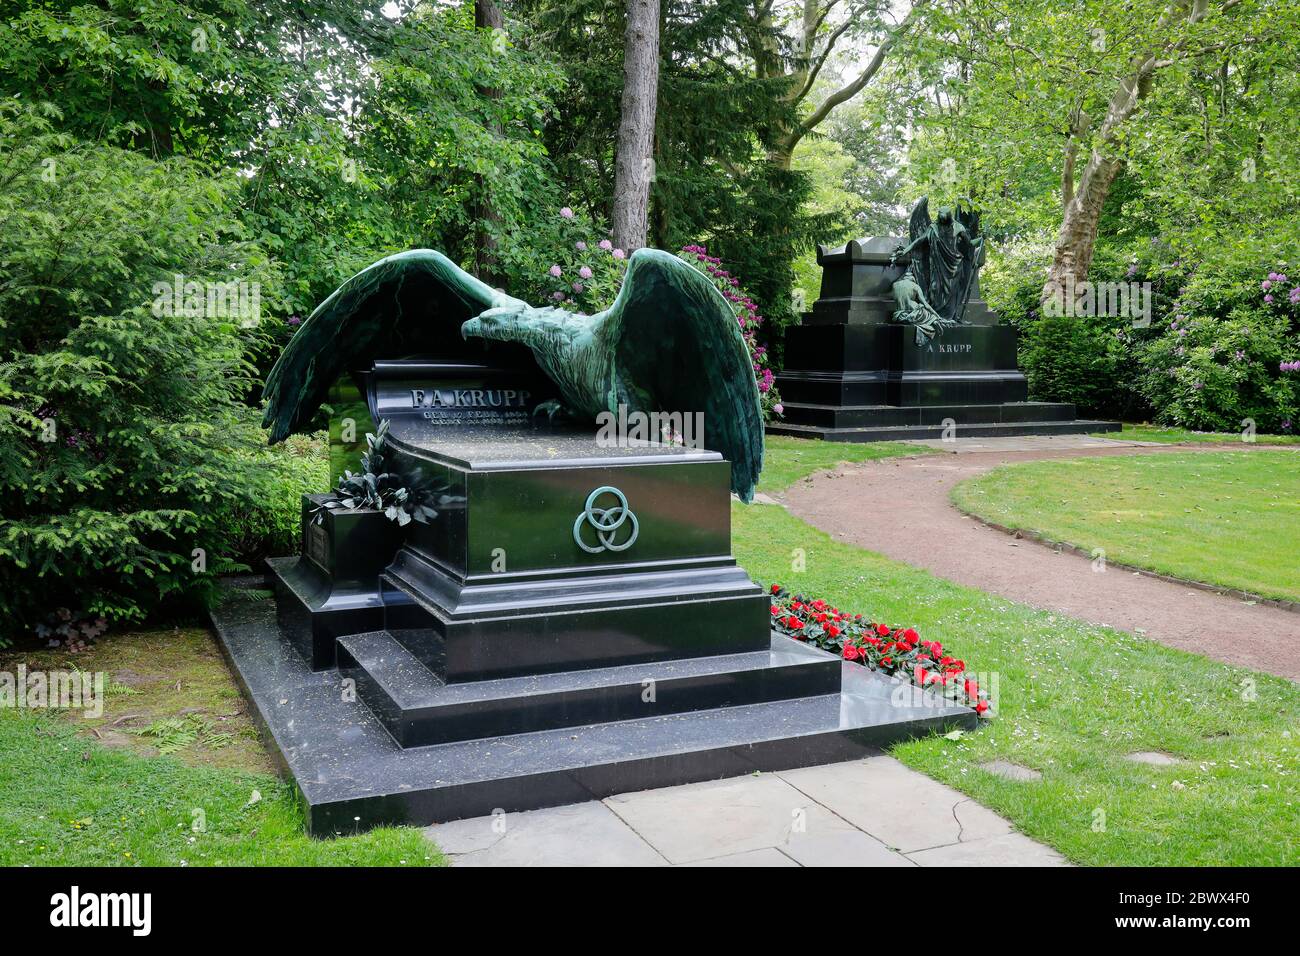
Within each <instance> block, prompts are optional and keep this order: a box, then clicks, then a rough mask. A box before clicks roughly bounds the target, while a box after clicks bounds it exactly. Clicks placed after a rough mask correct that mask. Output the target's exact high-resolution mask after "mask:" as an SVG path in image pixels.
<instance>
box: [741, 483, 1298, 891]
mask: <svg viewBox="0 0 1300 956" xmlns="http://www.w3.org/2000/svg"><path fill="white" fill-rule="evenodd" d="M733 530H734V539H733V546H734V549H735V553H736V556H737V557H738V558H739V559H740V561H741V563H742V564H743V565H744V566H745V568H746V569H747V570H748V571H749V572H750V574H751V575H753V576H754V578H755V579H756V580H759V581H762V582H764V583H771V582H773V581H776V582H780V583H782V584H786V585H789V586H791V587H793V588H796V589H799V590H802V591H804V592H806V593H808V594H812V595H817V596H820V597H824V598H826V599H827V600H830V601H832V602H834V603H836V604H838V606H840V607H842V608H852V609H853V610H855V611H861V612H863V613H869V614H870V615H871V616H872V617H874V618H876V619H878V620H879V619H884V620H887V621H890V622H893V623H896V624H900V625H901V624H908V625H912V626H915V627H916V628H917V629H918V630H919V631H920V632H921V635H922V636H923V637H926V638H928V639H936V640H940V641H942V642H943V643H944V645H945V646H947V647H951V648H955V649H956V650H957V651H958V652H959V653H960V656H961V657H962V658H964V659H965V660H966V661H967V663H968V664H969V665H971V667H972V669H974V670H975V671H977V672H984V673H995V674H996V675H997V680H996V687H994V683H993V682H992V681H991V680H990V679H988V678H986V679H985V680H983V681H982V684H983V685H984V686H985V687H988V688H990V689H996V693H997V699H998V704H999V709H998V716H997V718H996V719H994V720H992V721H989V722H987V723H985V724H984V725H983V726H982V727H981V728H980V729H979V730H978V731H976V732H975V733H973V734H968V735H966V736H964V737H963V738H962V739H960V740H947V739H945V738H943V737H933V738H929V739H924V740H919V741H914V742H912V743H908V744H904V745H901V746H899V747H896V748H895V749H894V754H895V756H897V757H898V758H899V759H901V760H902V761H903V762H904V763H906V764H908V765H909V766H911V767H915V768H916V769H918V770H921V771H923V772H924V773H927V774H929V775H930V776H932V777H935V778H936V779H938V780H941V781H943V782H944V783H947V784H949V785H951V786H953V787H955V788H957V789H958V790H961V791H962V792H964V793H967V794H969V795H970V796H972V797H974V798H975V799H976V800H978V801H979V802H981V803H983V804H985V805H986V806H989V807H991V808H992V809H994V810H996V811H997V812H998V813H1001V814H1003V815H1004V816H1006V817H1007V818H1008V819H1010V820H1011V821H1013V822H1014V823H1015V825H1016V826H1017V827H1018V828H1019V829H1020V830H1022V831H1023V832H1024V833H1026V834H1028V835H1029V836H1031V837H1034V838H1035V839H1038V840H1041V841H1043V842H1045V843H1048V844H1050V845H1051V846H1053V847H1055V848H1056V849H1057V850H1059V851H1061V852H1062V853H1064V854H1065V855H1066V856H1067V857H1068V858H1070V859H1071V860H1073V861H1075V862H1078V863H1087V864H1098V865H1127V866H1150V865H1210V864H1237V865H1247V864H1253V865H1261V864H1287V863H1289V864H1294V863H1295V862H1296V860H1297V859H1300V781H1298V780H1297V771H1298V770H1300V748H1298V745H1300V688H1298V687H1296V686H1295V685H1293V684H1292V683H1290V682H1289V681H1286V680H1283V679H1281V678H1277V677H1271V676H1269V675H1265V674H1258V673H1254V672H1251V671H1247V670H1243V669H1240V668H1235V667H1230V666H1228V665H1225V664H1219V663H1215V662H1213V661H1209V660H1207V659H1205V658H1202V657H1198V656H1196V655H1192V654H1187V653H1184V652H1182V651H1177V650H1173V649H1171V648H1166V647H1164V646H1162V645H1159V644H1156V643H1154V642H1151V641H1148V640H1145V639H1143V638H1139V637H1136V636H1132V635H1129V634H1125V633H1122V632H1118V631H1114V630H1110V629H1108V628H1103V627H1096V626H1092V625H1088V624H1085V623H1083V622H1080V621H1076V620H1073V619H1070V618H1064V617H1059V616H1055V615H1052V614H1048V613H1046V612H1043V611H1037V610H1033V609H1030V608H1027V607H1024V606H1021V605H1017V604H1014V603H1012V602H1009V601H1007V600H1004V599H1002V598H999V597H995V596H993V595H989V594H985V593H984V592H982V591H978V590H975V589H972V588H966V587H961V586H958V585H956V584H952V583H949V582H947V581H943V580H941V579H938V578H935V577H933V576H932V575H930V574H929V573H928V572H925V571H921V570H918V569H915V568H912V567H910V566H908V565H905V564H900V563H898V562H895V561H890V560H888V559H886V558H884V557H881V556H879V555H876V554H873V553H871V552H868V551H863V550H861V549H858V548H855V547H852V546H850V545H846V544H841V543H839V542H836V541H833V540H832V539H831V538H830V537H828V536H827V535H825V534H822V533H821V532H819V531H817V530H815V529H813V528H811V527H809V526H808V525H806V524H804V523H803V522H801V521H799V520H798V519H797V518H794V517H791V516H790V515H789V514H787V513H786V512H785V511H784V510H783V509H781V508H779V507H776V506H773V505H748V506H742V505H735V506H733ZM795 549H802V551H803V556H804V558H805V560H806V562H807V568H806V570H805V571H804V572H803V573H793V572H792V570H791V565H792V561H793V560H794V558H793V557H792V552H794V550H795ZM1144 750H1160V751H1165V752H1168V753H1170V754H1173V755H1175V756H1177V757H1179V758H1182V759H1183V760H1184V761H1185V763H1182V764H1179V765H1177V766H1169V767H1153V766H1146V765H1142V764H1136V763H1133V762H1131V761H1128V760H1126V759H1124V755H1125V754H1128V753H1132V752H1135V751H1144ZM998 758H1001V759H1005V760H1010V761H1013V762H1015V763H1018V764H1022V765H1024V766H1028V767H1032V768H1034V769H1036V770H1039V771H1041V772H1042V774H1043V777H1042V779H1041V780H1039V781H1036V782H1032V783H1020V782H1014V781H1010V780H1006V779H1004V778H1002V777H998V776H995V775H994V774H991V773H988V772H986V771H984V770H982V769H980V768H979V766H978V764H981V763H984V762H987V761H990V760H995V759H998Z"/></svg>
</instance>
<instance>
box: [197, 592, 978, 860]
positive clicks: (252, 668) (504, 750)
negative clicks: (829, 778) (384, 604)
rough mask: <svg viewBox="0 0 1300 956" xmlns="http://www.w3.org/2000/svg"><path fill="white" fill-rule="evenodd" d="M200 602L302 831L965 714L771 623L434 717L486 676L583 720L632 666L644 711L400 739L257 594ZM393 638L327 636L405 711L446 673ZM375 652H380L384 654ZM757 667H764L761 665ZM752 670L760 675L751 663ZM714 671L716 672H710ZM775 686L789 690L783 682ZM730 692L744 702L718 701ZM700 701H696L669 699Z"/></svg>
mask: <svg viewBox="0 0 1300 956" xmlns="http://www.w3.org/2000/svg"><path fill="white" fill-rule="evenodd" d="M212 619H213V623H214V625H215V627H216V631H217V635H218V638H219V640H220V644H221V646H222V649H223V651H224V653H225V655H226V657H227V659H228V661H229V663H230V666H231V668H232V670H233V672H234V674H235V675H236V678H237V679H238V681H239V683H240V684H241V685H242V687H243V689H244V692H245V693H246V695H247V696H248V698H249V700H250V701H251V702H252V707H253V711H254V713H255V715H256V717H257V719H258V720H259V722H260V724H261V725H262V728H263V730H264V732H265V735H266V737H267V740H268V742H269V744H270V746H271V747H272V749H273V751H274V752H275V753H276V754H277V756H278V757H279V758H280V760H281V761H282V763H283V765H284V766H285V768H286V769H287V771H288V773H289V774H290V775H291V776H292V778H293V779H294V781H295V783H296V785H297V788H298V790H299V792H300V794H301V798H302V801H303V805H304V808H305V812H306V818H307V827H308V830H309V831H310V832H311V833H312V834H313V835H316V836H330V835H332V834H339V833H355V832H359V831H362V830H365V829H368V828H370V827H373V826H378V825H383V824H409V825H427V824H431V823H436V822H443V821H447V820H454V819H459V818H463V817H471V816H479V815H483V814H488V813H491V812H492V811H493V810H497V809H500V810H505V811H519V810H530V809H537V808H540V807H547V806H558V805H561V804H566V803H576V802H581V801H586V800H592V799H600V798H604V797H607V796H610V795H612V794H615V793H622V792H629V791H635V790H643V789H648V788H652V787H663V786H672V785H676V784H683V783H691V782H696V781H702V780H714V779H719V778H723V777H731V776H738V775H743V774H748V773H753V772H755V771H775V770H782V769H790V768H793V767H802V766H812V765H816V764H822V763H832V762H835V761H840V760H850V759H854V758H858V757H862V756H868V755H872V754H875V753H878V752H879V751H880V749H881V748H884V747H887V746H889V745H891V744H894V743H896V742H898V741H901V740H905V739H908V738H911V737H914V736H918V735H923V734H927V733H930V732H932V731H939V730H946V729H949V728H953V727H967V728H969V727H973V726H974V725H975V724H976V717H975V714H974V713H973V712H972V711H971V710H969V709H968V708H964V707H959V706H956V705H938V706H928V705H925V704H920V703H917V702H915V701H914V700H913V699H912V698H911V695H910V694H908V695H904V696H905V702H904V703H902V704H900V703H897V702H896V701H895V700H894V699H891V695H894V694H895V692H896V690H897V689H898V686H899V685H897V684H896V683H895V682H893V681H890V680H887V679H884V678H881V677H879V676H877V675H875V674H873V673H871V672H870V671H868V670H866V669H865V668H862V667H860V666H858V665H856V664H850V663H844V662H840V661H839V660H838V659H836V658H834V657H832V656H830V655H826V654H823V653H822V652H820V651H816V650H813V649H811V648H808V647H805V646H803V645H800V644H798V643H797V642H794V641H790V640H788V639H786V638H782V637H774V638H772V639H771V644H770V646H769V647H768V649H767V651H766V652H762V651H759V652H754V654H755V655H756V656H753V657H750V658H747V659H744V655H741V656H740V657H733V658H732V659H731V660H729V661H723V662H719V661H717V660H711V659H708V658H697V659H692V660H690V661H685V662H683V661H676V662H673V663H671V664H662V663H660V664H647V665H640V669H635V668H634V669H625V670H623V671H622V672H621V673H619V674H614V673H609V672H605V673H601V672H599V671H598V670H595V669H590V668H587V669H584V670H583V671H582V672H580V673H574V674H565V675H551V676H532V677H529V678H521V679H517V683H516V684H514V685H511V684H508V683H506V682H505V681H500V682H491V683H489V682H480V684H479V686H473V685H466V686H464V687H462V688H461V689H459V690H455V691H452V696H450V697H448V698H446V700H447V701H448V706H452V707H454V708H459V709H458V710H456V711H455V712H454V713H453V712H452V711H448V712H447V713H446V714H444V715H442V718H441V720H442V725H443V727H444V728H445V727H446V726H447V725H448V724H449V723H450V724H452V725H455V724H456V722H457V721H458V720H459V721H469V722H470V723H471V724H472V721H474V720H479V721H486V722H487V725H489V726H490V725H491V724H492V723H493V721H499V720H500V719H501V718H500V714H501V712H502V711H501V710H500V709H499V704H500V702H501V701H504V700H506V699H507V698H506V697H504V696H502V695H503V692H505V693H509V692H512V691H514V692H519V693H517V694H516V695H515V696H514V697H511V698H509V699H510V700H512V701H513V702H514V703H513V704H512V705H511V708H515V707H518V706H522V707H523V708H524V709H525V711H527V709H528V708H529V707H533V708H534V709H533V710H532V711H531V715H532V716H533V717H536V718H538V719H542V720H543V721H544V722H550V723H553V724H560V725H563V724H567V723H568V722H569V717H568V716H566V710H565V708H566V706H568V705H572V706H573V707H574V708H577V710H576V711H575V713H576V714H577V715H578V716H579V717H581V718H584V719H585V717H587V716H589V715H590V714H592V713H597V714H598V715H599V714H601V713H602V711H603V713H604V715H605V716H614V717H628V714H629V713H630V711H629V710H628V708H629V707H630V706H631V705H630V703H629V702H628V690H629V688H630V687H632V686H636V687H638V688H640V687H642V686H643V685H642V683H641V682H643V681H645V680H654V681H655V686H656V690H657V696H658V700H659V701H660V702H661V705H662V707H663V708H664V709H663V710H661V711H659V712H657V713H656V712H652V714H653V715H650V716H641V717H629V718H628V719H616V720H603V721H600V722H596V723H588V724H582V725H569V726H555V727H553V728H552V729H543V730H534V731H533V732H530V733H522V734H514V735H497V736H491V737H483V738H478V739H471V740H454V741H448V742H444V743H439V744H434V745H429V746H418V745H416V746H407V747H402V746H401V745H399V743H398V741H397V740H396V739H395V738H394V736H393V734H392V733H391V732H390V729H389V727H386V726H385V723H386V721H390V720H391V719H392V717H390V716H387V715H386V716H385V717H384V718H381V717H379V716H377V715H376V714H375V713H374V712H372V710H371V709H370V707H368V706H367V704H366V702H365V700H364V699H363V695H365V694H367V693H369V694H370V695H371V699H372V700H374V699H375V697H374V693H375V690H374V689H373V688H371V689H369V690H367V689H365V688H364V687H362V686H361V685H360V684H358V687H357V690H358V693H356V694H349V693H347V689H348V688H347V686H346V685H344V684H343V680H344V677H343V675H342V674H341V673H340V672H339V671H334V670H328V671H319V672H316V671H312V670H311V667H310V666H309V664H308V662H307V660H305V659H304V658H303V656H302V655H301V654H300V653H299V651H298V650H297V648H296V647H295V645H294V643H293V641H292V638H291V637H290V635H288V634H287V633H285V632H284V631H283V630H282V629H281V628H280V627H279V626H278V625H277V622H276V611H275V603H274V601H273V600H271V599H269V598H265V597H262V596H260V592H257V591H252V590H247V589H245V588H241V587H235V586H231V587H228V588H227V589H226V591H225V593H224V595H223V598H222V600H221V602H220V603H219V604H218V605H217V607H216V608H215V609H214V610H213V613H212ZM782 642H784V643H782ZM393 653H394V652H393V645H390V644H388V643H387V642H385V641H383V640H376V639H375V638H374V637H373V635H372V636H371V637H369V638H368V639H366V640H360V639H353V638H349V639H348V644H347V650H345V652H344V654H345V655H347V656H349V657H350V656H351V655H353V654H356V655H361V656H366V655H369V656H370V659H369V660H368V661H367V663H368V665H369V666H370V667H371V668H373V670H372V671H371V672H372V673H376V674H379V675H381V676H382V679H383V681H384V682H385V685H386V686H385V687H384V689H383V692H384V693H388V694H391V695H392V698H391V699H392V701H393V704H394V705H395V706H396V707H397V708H398V711H400V710H401V709H406V710H410V711H413V712H414V711H418V709H419V708H420V707H422V706H428V705H430V704H431V703H432V699H431V698H432V695H434V694H435V693H444V692H446V691H447V690H448V688H450V687H451V685H448V686H447V687H443V688H441V689H440V688H438V687H437V686H436V683H430V682H429V681H428V679H427V678H426V677H424V676H422V675H421V674H420V672H419V671H418V670H415V669H414V668H413V666H412V665H411V663H410V661H409V660H403V661H396V662H395V661H394V658H393V657H392V656H389V657H387V658H385V655H392V654H393ZM375 655H378V656H379V658H381V659H384V660H386V661H387V663H388V665H391V666H390V667H389V668H388V669H387V670H386V665H385V663H384V660H380V661H376V660H375V659H374V656H375ZM764 656H766V661H764V659H763V658H764ZM353 663H357V664H359V663H360V662H357V661H354V660H345V665H347V666H349V667H351V666H352V664H353ZM774 669H776V670H778V671H781V672H782V673H781V674H780V676H779V677H778V678H777V679H775V680H773V679H771V676H772V672H773V670H774ZM764 670H766V671H767V672H768V674H767V676H766V677H764V678H762V679H756V678H755V677H754V676H753V674H754V673H755V672H762V671H764ZM721 674H727V675H732V676H730V677H728V678H726V679H723V680H718V679H717V675H721ZM746 675H748V676H746ZM637 678H639V680H637ZM831 678H834V679H838V680H839V681H840V686H841V689H840V691H839V692H837V693H835V692H833V693H819V692H818V691H820V690H823V689H825V688H826V687H827V686H828V683H829V681H830V680H831ZM530 690H531V691H532V693H530ZM778 691H779V693H778ZM791 693H795V694H796V696H786V695H787V694H791ZM637 699H639V697H638V698H637ZM740 700H744V701H748V702H745V703H735V704H732V703H731V702H732V701H740ZM494 701H495V702H497V703H495V704H494ZM521 702H522V703H521ZM701 704H702V705H705V706H707V709H692V710H687V711H685V712H680V713H673V712H670V711H672V710H673V708H674V707H676V706H685V705H701ZM434 706H436V705H434ZM494 708H497V709H495V710H494ZM381 709H382V708H381ZM398 711H394V713H395V714H396V715H397V717H398V719H401V718H402V715H401V714H400V713H398ZM494 714H495V716H494ZM409 716H415V714H414V713H412V714H411V715H409ZM392 726H397V725H396V724H393V725H392ZM407 726H408V727H410V726H418V725H407ZM460 726H469V724H464V723H463V724H461V725H460ZM509 726H510V725H508V724H507V725H504V726H502V725H498V726H497V727H496V728H495V729H508V727H509ZM398 732H399V733H405V732H406V728H401V729H399V731H398Z"/></svg>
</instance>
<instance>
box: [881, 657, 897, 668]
mask: <svg viewBox="0 0 1300 956" xmlns="http://www.w3.org/2000/svg"><path fill="white" fill-rule="evenodd" d="M880 663H881V665H882V666H884V667H888V666H889V665H891V664H893V663H894V659H893V658H892V657H882V658H881V659H880Z"/></svg>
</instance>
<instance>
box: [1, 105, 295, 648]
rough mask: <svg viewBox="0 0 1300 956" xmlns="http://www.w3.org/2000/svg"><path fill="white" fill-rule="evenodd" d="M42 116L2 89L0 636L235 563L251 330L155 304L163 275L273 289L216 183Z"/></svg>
mask: <svg viewBox="0 0 1300 956" xmlns="http://www.w3.org/2000/svg"><path fill="white" fill-rule="evenodd" d="M59 118H60V117H59V114H58V113H57V111H55V110H53V109H52V108H49V107H45V108H34V107H30V106H23V105H20V104H19V103H17V102H16V101H13V100H8V101H3V103H0V169H4V170H5V171H6V172H5V175H4V178H3V179H0V227H2V228H0V358H2V359H3V362H2V363H0V442H2V446H0V451H2V452H3V454H0V497H3V499H4V500H5V506H4V512H3V519H0V628H3V632H4V633H12V632H14V631H21V630H26V629H30V628H31V627H33V626H34V625H35V623H36V622H37V621H38V620H39V619H40V618H41V616H42V615H43V614H44V613H45V612H47V611H49V610H50V609H51V608H52V607H55V606H66V607H68V608H69V609H70V610H71V611H72V613H73V616H74V617H82V616H87V617H104V618H106V619H107V620H108V621H109V622H110V623H111V622H114V621H121V620H133V619H140V618H142V617H143V616H145V615H146V614H147V613H148V612H149V611H150V610H151V609H153V608H155V607H156V606H157V605H158V604H159V603H160V602H161V601H163V600H165V599H177V598H188V597H195V596H202V594H203V593H204V592H206V591H207V589H208V588H209V587H210V585H211V582H212V575H213V573H214V572H217V571H221V570H226V569H228V568H231V567H232V566H233V565H234V554H233V548H232V539H231V532H230V529H229V528H228V527H226V525H225V523H224V521H223V517H222V516H225V515H229V514H234V513H239V512H241V511H242V510H244V509H245V508H247V507H248V506H249V503H250V501H252V500H255V499H256V498H257V497H258V495H259V490H260V489H261V488H262V485H263V481H264V476H265V475H266V474H267V470H266V468H265V467H264V465H263V463H262V462H260V461H259V460H258V454H257V449H258V448H259V447H264V440H263V439H262V437H261V435H260V433H259V431H258V429H257V428H256V426H255V424H254V420H253V418H254V417H253V415H252V414H251V412H250V410H248V409H246V408H245V407H244V406H243V405H242V404H241V402H240V399H241V396H242V394H243V392H244V390H245V389H246V388H247V387H248V386H249V384H250V381H249V376H250V367H249V365H248V362H247V359H246V352H247V349H248V347H249V343H250V339H251V338H252V337H253V336H254V335H255V334H256V333H255V331H254V330H252V329H246V328H244V327H243V325H242V323H241V322H240V321H239V320H238V319H237V318H235V317H231V316H229V315H227V314H225V313H224V312H223V311H221V310H217V312H216V314H212V315H210V316H209V315H205V314H203V313H204V312H205V311H207V303H205V302H203V300H200V305H201V306H203V308H200V309H198V310H191V309H190V308H187V307H181V304H180V303H176V302H173V301H172V300H171V296H172V294H173V292H174V288H175V285H174V283H175V276H176V275H177V274H179V275H181V276H182V277H183V278H184V281H185V282H187V283H189V282H197V283H200V286H199V287H200V288H207V289H211V288H214V287H218V286H217V285H216V284H217V283H223V284H224V283H228V282H230V281H234V280H238V281H243V282H247V283H249V284H250V285H251V286H252V287H253V288H260V287H261V286H262V285H263V284H265V285H266V286H267V287H268V288H273V287H274V283H275V273H274V270H273V269H271V268H270V267H269V264H268V263H267V262H266V260H265V258H264V257H262V256H261V255H260V253H259V252H258V251H257V249H256V248H255V247H254V246H252V245H250V244H249V243H247V242H245V241H243V239H242V233H241V230H240V227H239V225H238V223H237V222H236V221H234V219H233V218H232V217H231V215H230V213H229V209H228V206H227V202H228V198H229V190H230V187H231V185H232V184H231V183H230V182H228V181H227V182H224V183H219V182H217V181H214V180H212V179H210V178H208V177H207V176H205V175H203V173H202V172H201V171H199V170H198V169H196V168H195V167H194V165H193V164H191V163H188V162H185V161H182V160H178V159H172V160H169V161H166V162H156V161H153V160H150V159H147V158H146V157H144V156H142V155H140V154H138V153H135V152H132V151H128V150H121V149H117V148H115V147H108V146H77V145H72V144H70V143H69V141H68V138H67V137H66V136H63V135H61V134H58V133H55V132H54V131H53V126H54V124H55V123H56V122H57V121H58V120H59ZM186 288H189V287H188V286H186ZM195 568H200V569H201V570H195Z"/></svg>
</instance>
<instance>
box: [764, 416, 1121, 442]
mask: <svg viewBox="0 0 1300 956" xmlns="http://www.w3.org/2000/svg"><path fill="white" fill-rule="evenodd" d="M1120 428H1121V425H1120V423H1119V422H1103V421H1090V420H1088V419H1075V420H1073V421H1065V422H1034V421H1019V422H978V423H971V424H958V425H957V426H956V436H957V437H959V438H1004V437H1011V436H1015V435H1091V434H1093V433H1096V432H1117V431H1119V430H1120ZM766 430H767V433H768V434H769V435H786V436H789V437H791V438H812V439H820V440H822V441H842V442H868V441H918V440H920V439H927V438H945V437H952V432H950V431H949V429H948V427H947V426H944V425H892V426H883V427H867V428H822V427H819V426H816V425H792V424H787V423H785V422H780V423H777V424H773V425H768V426H767V429H766Z"/></svg>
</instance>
